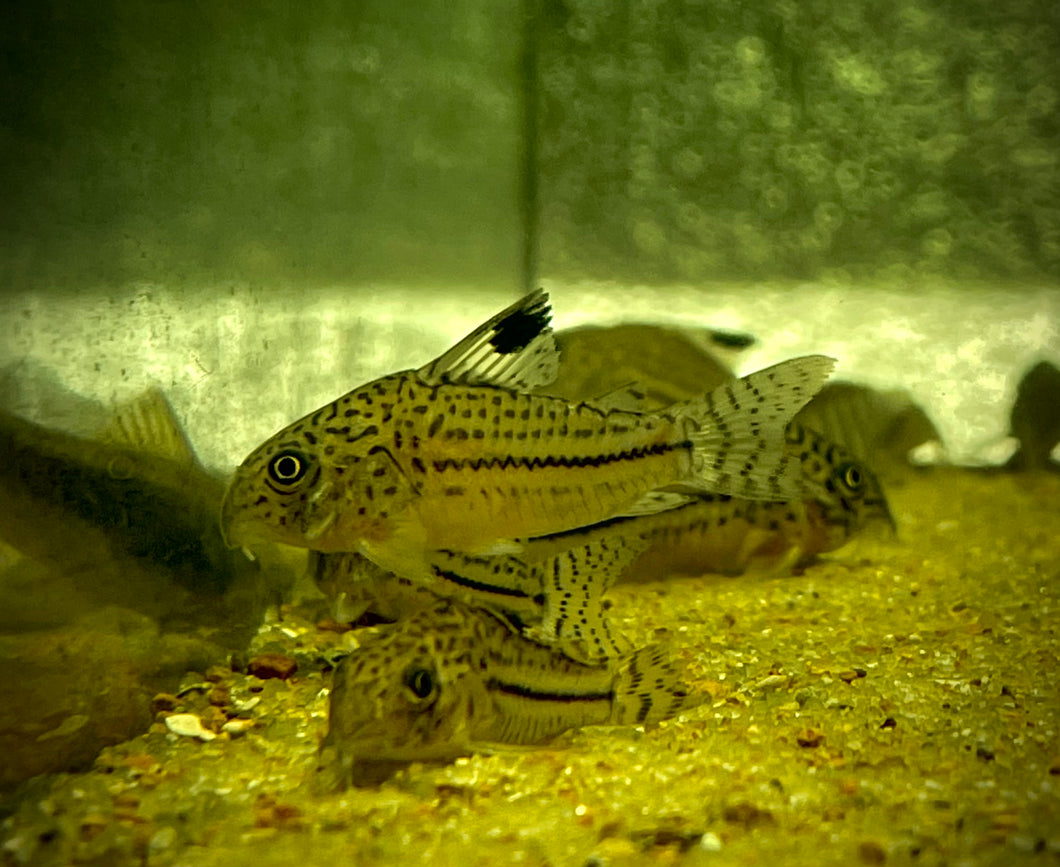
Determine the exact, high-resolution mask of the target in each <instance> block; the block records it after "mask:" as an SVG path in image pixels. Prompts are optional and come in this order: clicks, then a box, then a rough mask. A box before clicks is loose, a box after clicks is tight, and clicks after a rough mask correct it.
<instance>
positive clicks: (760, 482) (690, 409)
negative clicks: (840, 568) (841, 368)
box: [678, 355, 835, 500]
mask: <svg viewBox="0 0 1060 867" xmlns="http://www.w3.org/2000/svg"><path fill="white" fill-rule="evenodd" d="M834 365H835V360H834V359H832V358H828V357H826V356H823V355H806V356H803V357H802V358H794V359H791V360H790V361H785V362H782V363H781V364H776V365H774V366H773V367H767V368H766V369H765V370H759V371H758V372H756V373H752V374H750V375H748V376H745V377H743V378H741V379H736V380H733V381H731V382H727V383H725V384H724V385H722V386H720V387H718V388H716V389H715V390H714V391H712V392H710V394H708V395H705V396H704V397H702V398H697V399H695V400H691V401H689V402H688V403H686V404H684V405H683V406H681V407H680V409H679V410H678V419H679V420H682V421H684V422H685V424H686V426H687V427H686V430H687V432H688V437H689V439H690V440H691V441H692V444H693V457H692V460H693V478H692V479H690V480H689V485H690V487H691V488H692V489H700V490H702V491H704V492H711V493H718V494H729V495H731V496H734V497H743V498H745V499H750V500H793V499H801V498H802V497H804V496H806V495H807V494H810V493H812V494H813V495H815V496H821V495H824V493H825V492H823V491H818V490H817V489H816V487H815V486H814V484H813V482H812V480H810V479H807V478H805V477H804V476H803V472H802V467H801V465H800V463H799V456H798V455H797V454H794V453H792V452H791V451H789V450H788V449H786V448H785V444H784V426H785V425H786V424H787V423H788V421H790V420H791V418H792V416H794V415H795V413H797V412H798V411H799V410H800V409H801V408H802V407H803V406H804V405H805V404H806V402H807V401H809V399H810V398H811V397H813V396H814V394H816V393H817V391H818V390H820V388H821V386H822V385H824V383H825V380H826V379H828V375H829V374H830V373H831V371H832V367H833V366H834Z"/></svg>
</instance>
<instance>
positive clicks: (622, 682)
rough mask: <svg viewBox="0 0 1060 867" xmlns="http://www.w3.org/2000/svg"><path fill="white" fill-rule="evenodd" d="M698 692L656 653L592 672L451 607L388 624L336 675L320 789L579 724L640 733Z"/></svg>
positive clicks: (477, 614)
mask: <svg viewBox="0 0 1060 867" xmlns="http://www.w3.org/2000/svg"><path fill="white" fill-rule="evenodd" d="M703 698H705V696H702V695H699V694H697V693H695V692H693V691H692V690H690V689H689V688H688V687H687V686H686V685H685V683H684V682H683V672H682V669H681V666H680V665H679V664H678V663H677V662H676V661H675V660H674V659H673V658H672V657H671V655H670V654H669V652H668V651H667V650H665V649H664V648H663V647H661V646H658V645H653V646H649V647H644V648H641V649H640V650H637V651H634V652H632V653H629V654H626V655H624V656H622V657H619V658H617V659H612V660H607V661H606V662H603V663H599V664H591V665H590V664H585V663H580V662H576V661H573V660H571V659H569V658H568V657H566V656H564V655H563V654H562V653H560V652H558V651H557V650H556V649H555V648H552V647H548V646H544V645H541V644H537V643H535V642H533V641H530V640H528V639H526V638H524V637H522V636H521V635H519V634H518V633H517V632H514V631H513V630H512V629H511V627H510V626H509V624H507V623H506V622H504V621H502V620H500V619H498V618H497V617H495V616H494V615H492V614H491V613H489V612H487V611H483V610H481V609H475V608H470V607H467V606H464V605H461V604H460V603H457V602H454V601H452V600H449V601H445V602H440V603H438V604H437V605H435V606H434V607H432V608H428V609H425V610H423V611H420V612H419V613H417V614H416V615H414V616H413V617H410V618H408V619H407V620H404V621H402V622H401V623H398V624H395V625H393V626H390V627H384V628H383V629H382V630H381V632H380V633H378V634H377V635H375V636H373V637H371V638H369V639H368V640H366V641H365V642H364V643H363V644H362V645H361V647H359V648H358V649H357V650H355V651H354V652H353V653H352V654H351V655H350V656H348V657H346V658H345V659H343V660H342V661H341V662H340V663H339V665H338V666H337V667H336V669H335V674H334V685H333V687H332V691H331V696H330V708H329V713H328V718H329V720H328V733H327V736H326V737H325V739H324V742H323V744H322V749H321V769H322V774H323V779H324V780H326V781H327V785H324V786H323V787H324V788H330V787H332V786H337V785H343V784H348V783H349V782H351V781H352V782H358V783H361V782H371V781H373V778H374V777H375V776H376V775H377V774H378V771H379V768H380V765H382V766H383V767H384V768H386V767H387V766H388V765H389V763H393V762H397V763H402V762H410V761H416V760H442V761H445V760H450V759H452V758H455V757H457V756H461V755H467V754H468V753H470V752H473V751H475V750H476V749H481V748H483V747H488V746H490V745H495V744H538V743H543V742H546V741H548V740H550V739H552V738H554V737H556V736H557V735H559V734H561V733H563V732H565V731H567V730H568V729H571V728H575V727H579V726H584V725H643V724H650V723H654V722H658V721H660V720H664V719H668V718H670V717H673V716H676V715H677V714H679V713H681V712H682V711H684V710H686V709H689V708H692V707H695V706H696V705H697V704H699V703H700V702H701V701H702V700H703Z"/></svg>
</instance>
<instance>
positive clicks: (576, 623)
mask: <svg viewBox="0 0 1060 867" xmlns="http://www.w3.org/2000/svg"><path fill="white" fill-rule="evenodd" d="M786 441H787V444H788V447H789V448H790V449H791V451H792V452H793V454H795V455H796V456H797V458H798V460H799V463H800V465H801V466H802V468H803V472H804V473H805V474H806V476H807V477H808V478H810V479H811V480H813V482H814V483H815V485H816V486H817V487H818V488H819V489H821V490H823V491H825V492H826V493H827V494H828V496H827V497H821V498H818V499H809V500H806V501H802V500H796V501H789V502H758V501H753V500H743V499H739V498H733V497H728V496H724V495H701V496H695V497H688V496H682V495H674V494H661V493H659V494H653V495H650V496H648V497H646V498H644V500H642V503H641V505H642V511H641V513H640V514H637V515H626V516H620V517H616V518H612V519H609V520H607V521H603V522H600V523H598V524H595V525H592V526H590V527H585V528H578V529H575V530H570V531H565V532H562V533H556V534H552V535H549V536H543V537H538V538H535V539H531V540H528V541H527V544H526V545H525V547H524V549H523V551H522V552H521V553H520V554H518V555H494V556H481V557H472V556H469V555H465V554H461V553H459V552H454V551H437V552H433V553H432V555H431V558H430V564H429V565H430V569H431V572H432V576H433V580H432V581H431V582H430V583H424V584H421V583H417V582H414V581H410V580H408V579H405V578H400V577H399V576H395V575H392V574H391V573H389V572H387V571H386V570H384V569H382V568H381V567H379V566H377V565H376V564H374V563H372V562H371V561H370V560H368V559H366V558H364V557H362V556H361V555H358V554H316V555H314V559H313V574H314V577H315V579H316V581H317V584H318V586H319V587H320V588H321V590H323V591H324V593H325V594H326V595H327V596H328V597H329V598H330V599H332V600H333V602H334V604H335V609H336V615H337V616H338V617H340V618H341V619H344V620H348V621H355V620H357V619H358V618H360V617H361V616H362V615H364V614H365V613H366V612H370V613H371V614H372V615H374V616H377V617H381V618H383V619H386V620H400V619H402V618H403V617H407V616H409V615H411V614H412V613H414V612H416V611H418V610H420V609H422V608H424V607H427V606H430V605H432V604H433V603H434V602H435V601H436V599H437V596H445V597H453V598H456V599H459V600H461V601H462V602H465V603H467V604H469V605H474V606H478V607H484V608H488V609H490V610H491V611H494V612H495V613H497V614H499V615H500V616H503V617H505V618H507V619H508V620H509V621H510V622H511V623H513V624H514V625H515V626H516V627H517V628H520V629H522V630H523V631H524V632H525V633H526V634H529V635H533V636H534V637H536V638H538V639H541V640H545V641H548V642H550V643H553V644H556V645H557V646H560V647H562V648H563V649H564V651H565V652H566V653H567V654H568V655H570V656H572V657H574V658H588V659H594V658H601V657H604V656H608V655H614V654H616V653H618V652H620V650H621V645H620V644H619V642H617V641H616V639H615V638H614V637H613V635H612V633H611V630H610V629H609V627H608V623H607V619H606V617H605V615H604V611H603V606H602V605H601V604H600V600H601V597H602V596H603V594H604V593H605V592H606V591H607V589H608V588H609V587H611V586H612V585H613V584H614V583H616V582H618V581H652V580H658V579H661V578H665V577H667V576H669V575H675V574H684V575H702V574H705V573H717V574H723V575H738V574H742V573H743V572H744V571H746V570H747V569H748V568H751V567H758V568H766V569H772V570H775V571H780V570H783V569H785V568H788V569H790V568H795V567H798V566H802V565H804V564H806V563H808V562H809V561H810V560H812V559H813V557H815V556H816V555H817V554H819V553H823V552H826V551H832V550H835V549H836V548H839V547H841V546H842V545H843V544H845V543H846V542H847V541H848V540H849V539H850V538H851V537H852V536H854V535H855V534H856V533H857V532H859V531H860V530H862V529H864V528H865V527H868V526H872V525H877V526H880V527H889V528H891V529H892V530H893V527H894V521H893V518H892V517H891V513H890V510H889V508H888V504H887V500H886V497H885V496H884V493H883V490H882V488H881V486H880V483H879V481H878V480H877V479H876V477H875V475H874V474H873V473H872V472H871V471H870V470H869V469H868V468H867V467H866V466H864V465H863V464H862V463H860V462H859V461H857V460H855V459H854V458H853V457H852V456H851V455H850V454H849V453H848V452H847V451H846V450H845V449H843V448H842V447H841V446H837V445H834V444H832V443H829V442H828V441H827V440H826V439H825V438H824V437H822V436H820V435H819V434H817V433H815V432H814V431H812V430H808V429H806V428H804V427H802V426H801V425H799V424H797V423H794V422H792V423H790V424H789V425H788V427H787V430H786Z"/></svg>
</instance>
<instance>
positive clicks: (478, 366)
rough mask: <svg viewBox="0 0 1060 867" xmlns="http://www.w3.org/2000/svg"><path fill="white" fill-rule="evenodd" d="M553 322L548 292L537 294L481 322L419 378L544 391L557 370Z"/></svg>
mask: <svg viewBox="0 0 1060 867" xmlns="http://www.w3.org/2000/svg"><path fill="white" fill-rule="evenodd" d="M551 318H552V310H551V308H550V307H549V303H548V293H547V292H545V291H544V290H543V289H537V290H536V291H534V292H531V293H529V294H528V295H524V296H523V297H522V298H520V299H519V300H518V301H516V302H515V303H514V304H513V305H511V306H510V307H507V308H505V309H504V310H502V311H501V312H500V313H498V314H497V315H496V316H494V317H492V318H491V319H489V320H487V321H486V322H484V323H482V325H480V326H479V327H478V328H476V329H475V330H474V331H472V332H471V333H470V334H469V335H467V337H465V338H464V339H463V340H461V341H460V342H459V343H457V344H456V346H454V347H452V348H451V349H449V350H447V351H446V352H444V353H443V354H442V355H440V356H439V357H438V358H436V359H435V360H434V361H432V362H431V363H430V364H428V365H426V366H425V367H422V368H420V370H419V371H418V373H419V375H420V377H421V378H422V379H423V380H424V381H425V382H428V383H430V384H432V385H439V384H441V383H456V384H460V385H496V386H500V387H502V388H513V389H519V390H521V391H526V390H529V389H532V388H540V387H542V386H546V385H548V384H549V383H551V382H552V381H553V380H554V379H555V378H556V374H557V372H558V370H559V350H558V349H557V348H556V341H555V339H554V338H553V336H552V328H551V327H550V325H549V322H550V321H551Z"/></svg>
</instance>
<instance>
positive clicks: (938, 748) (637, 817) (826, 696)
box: [0, 469, 1060, 867]
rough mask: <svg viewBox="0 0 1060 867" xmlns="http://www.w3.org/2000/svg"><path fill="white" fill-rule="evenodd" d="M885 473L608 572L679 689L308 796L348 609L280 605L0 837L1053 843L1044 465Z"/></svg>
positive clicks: (495, 849)
mask: <svg viewBox="0 0 1060 867" xmlns="http://www.w3.org/2000/svg"><path fill="white" fill-rule="evenodd" d="M890 496H891V499H892V503H893V505H894V511H895V515H896V518H897V521H898V537H897V538H896V539H889V538H880V539H860V540H857V541H856V542H855V543H854V544H852V545H850V546H848V547H847V548H845V549H843V550H841V551H839V552H837V553H836V554H834V555H832V556H830V557H829V558H828V559H826V560H822V561H821V562H819V563H817V564H815V565H812V566H810V567H808V568H807V569H806V570H805V571H804V572H803V573H802V574H798V575H790V576H775V577H771V576H762V575H755V576H744V577H742V578H725V579H721V578H712V577H703V578H692V579H682V580H670V581H660V582H658V583H655V584H648V585H638V586H628V587H622V586H619V587H616V588H615V589H614V590H613V591H612V599H613V612H612V613H613V616H614V617H615V618H616V620H617V623H616V626H617V627H618V628H620V629H621V630H622V631H623V632H624V633H625V634H626V635H627V636H628V637H629V638H630V639H632V640H633V641H634V642H635V643H644V642H647V641H669V642H671V643H672V645H673V646H674V648H675V651H676V652H677V653H678V654H679V655H680V656H681V657H683V658H684V659H685V660H686V662H687V663H688V666H689V669H690V674H691V675H692V677H693V679H694V683H695V685H696V687H697V688H699V689H701V690H704V691H706V692H707V693H708V694H709V695H710V700H709V701H708V702H707V703H706V704H705V705H704V706H702V707H700V708H697V709H695V710H693V711H691V712H688V713H687V714H685V715H684V716H682V717H680V718H678V719H676V720H672V721H668V722H666V723H663V724H660V725H658V726H657V727H654V728H649V729H647V730H643V729H640V728H617V729H603V728H600V729H583V730H580V731H575V732H572V733H569V734H567V735H565V736H563V737H561V738H560V739H559V740H558V741H557V742H556V743H554V744H552V745H550V746H548V747H545V748H538V749H510V748H509V749H500V750H497V751H496V752H493V753H489V754H487V753H483V754H478V755H473V756H469V757H466V758H462V759H458V760H457V761H455V762H453V763H450V764H445V765H424V764H413V765H410V766H408V767H407V768H404V769H401V770H399V771H398V772H397V773H396V774H395V775H394V776H393V777H392V778H390V779H389V780H386V781H384V782H383V783H381V784H380V785H378V786H375V787H369V788H360V789H351V790H349V791H346V792H343V793H340V794H335V795H326V796H322V795H318V794H315V793H314V789H313V786H312V780H313V776H314V773H315V767H316V750H317V743H318V739H319V738H320V737H321V736H322V734H323V732H324V728H325V722H326V713H327V693H328V684H329V677H330V666H329V662H330V661H331V660H334V659H335V657H336V655H337V654H340V653H342V652H343V651H344V650H346V649H349V648H350V647H353V646H355V644H356V642H357V632H356V631H354V632H343V631H342V629H341V628H340V627H338V625H337V624H335V623H334V622H333V621H329V620H327V619H326V618H323V615H322V614H321V613H320V611H319V610H318V609H315V608H314V606H313V605H312V604H310V603H303V604H301V605H299V606H294V607H284V608H282V609H280V610H279V611H275V612H274V613H273V616H271V617H270V618H269V619H268V621H267V622H266V624H265V625H264V626H263V627H262V629H261V632H260V633H259V635H258V636H257V637H256V639H255V641H254V643H253V644H252V646H251V648H250V650H249V652H248V657H247V659H246V660H245V661H243V662H242V663H237V666H236V667H237V668H239V669H240V671H231V670H229V669H227V668H219V667H214V668H212V669H210V670H208V671H206V672H192V673H189V674H188V676H187V677H186V678H185V680H184V684H183V687H182V688H181V689H180V690H179V691H178V693H177V694H175V695H163V696H158V697H157V698H156V700H155V704H154V710H155V713H156V722H155V723H154V724H153V725H152V726H151V728H150V729H149V730H148V731H147V732H145V733H144V734H143V735H142V736H140V737H137V738H134V739H133V740H131V741H128V742H126V743H123V744H120V745H117V746H115V747H112V748H108V749H106V750H104V751H103V752H102V754H101V755H100V756H99V757H98V759H97V760H96V763H95V766H94V767H93V768H92V769H91V770H89V771H86V772H85V773H82V774H61V775H54V776H50V777H39V778H36V779H35V780H33V781H31V783H30V784H29V785H28V786H27V787H25V788H24V790H23V791H22V792H21V794H20V796H19V798H18V800H17V801H16V802H15V805H14V810H13V812H12V813H11V814H10V815H9V816H8V817H7V818H6V819H4V821H3V824H2V830H0V838H2V844H0V852H2V853H3V854H2V857H3V863H4V864H5V865H67V864H92V865H103V864H106V865H125V864H130V865H131V864H136V865H151V867H154V865H181V867H183V865H197V867H211V865H226V867H230V865H233V864H247V863H254V864H256V865H258V867H268V865H289V864H292V863H298V864H301V865H305V867H310V865H318V864H319V865H333V864H358V865H389V864H395V863H402V864H433V863H439V864H440V863H446V864H464V865H473V864H483V865H486V864H502V863H503V864H531V865H567V864H572V865H587V867H588V865H598V867H605V865H614V867H618V865H633V864H689V865H700V864H703V865H706V864H710V865H736V864H774V865H787V864H815V865H828V864H836V865H838V864H843V865H848V864H869V865H874V864H911V863H915V864H918V865H943V864H945V865H979V864H1056V863H1057V861H1058V859H1060V831H1058V830H1057V829H1058V828H1060V739H1058V737H1057V727H1058V706H1060V702H1058V695H1060V689H1058V680H1060V678H1058V673H1057V659H1058V655H1060V638H1058V631H1057V600H1058V596H1060V584H1058V579H1060V565H1058V559H1057V553H1056V547H1057V545H1056V540H1057V539H1058V538H1060V513H1058V512H1057V510H1056V506H1055V504H1056V503H1057V502H1058V498H1060V476H1057V475H1056V474H1044V475H1040V476H1021V475H1007V474H1001V473H976V472H972V471H958V470H941V469H939V470H928V471H921V472H919V473H916V474H910V476H909V477H908V478H907V479H905V480H903V482H902V483H901V484H898V485H895V486H892V490H891V492H890ZM256 657H264V658H265V659H267V660H268V664H265V663H263V662H261V661H260V660H259V661H258V662H257V663H255V662H254V659H255V658H256ZM248 666H249V667H250V668H251V670H257V671H258V672H259V674H262V675H263V677H256V676H252V675H249V674H245V673H240V672H241V671H245V670H247V668H248ZM175 714H176V715H183V714H190V715H193V716H195V717H198V718H199V720H200V721H201V727H202V728H204V729H206V730H210V731H212V732H214V734H215V735H216V736H215V737H213V738H212V739H206V740H204V739H202V737H201V734H200V733H199V731H200V727H199V726H197V725H194V724H190V720H189V719H188V718H187V717H184V716H181V717H179V718H178V719H177V720H175V721H174V720H173V716H172V715H175ZM167 717H168V718H169V720H170V722H169V724H168V725H167V723H166V719H167ZM181 732H184V734H183V735H182V734H181Z"/></svg>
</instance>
